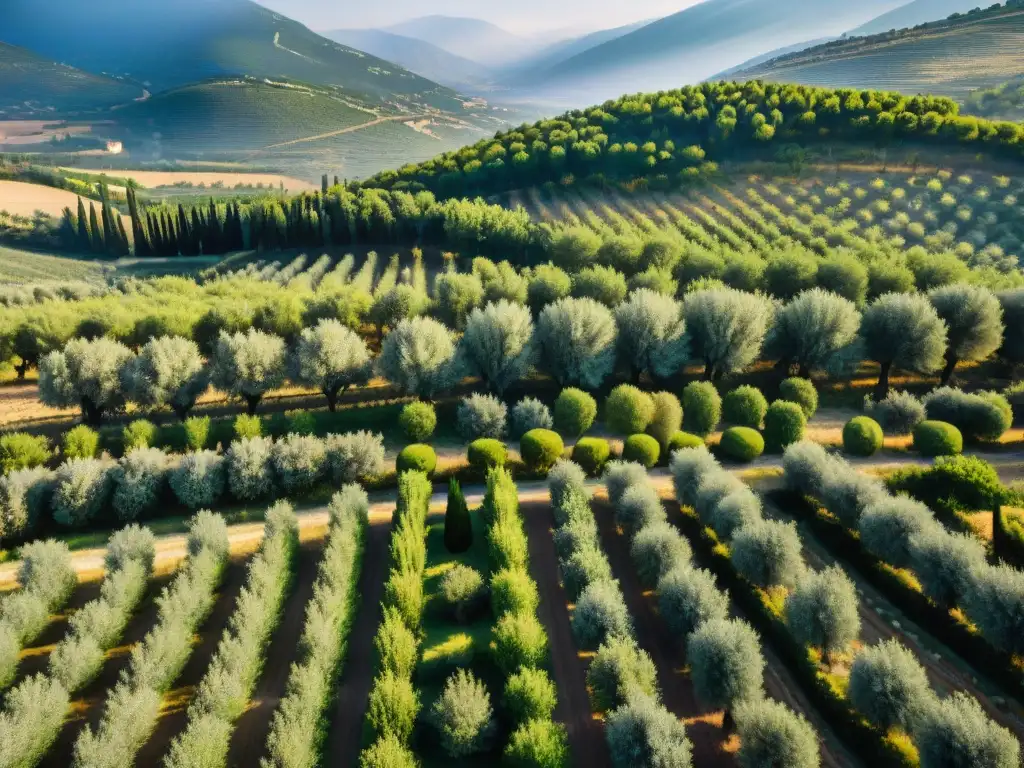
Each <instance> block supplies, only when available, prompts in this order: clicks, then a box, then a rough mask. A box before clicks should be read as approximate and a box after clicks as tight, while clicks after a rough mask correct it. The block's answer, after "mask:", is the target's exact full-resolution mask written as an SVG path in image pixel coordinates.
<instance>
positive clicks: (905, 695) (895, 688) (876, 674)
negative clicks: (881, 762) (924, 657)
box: [848, 639, 933, 732]
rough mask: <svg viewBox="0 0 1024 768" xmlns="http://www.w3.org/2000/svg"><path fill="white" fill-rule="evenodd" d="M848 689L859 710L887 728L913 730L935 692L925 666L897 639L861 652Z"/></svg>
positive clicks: (883, 728)
mask: <svg viewBox="0 0 1024 768" xmlns="http://www.w3.org/2000/svg"><path fill="white" fill-rule="evenodd" d="M848 691H849V697H850V703H851V704H853V706H854V707H855V708H856V710H857V711H858V712H860V714H862V715H863V716H864V717H865V718H867V720H868V722H869V723H871V724H872V725H875V726H877V727H878V728H880V729H882V730H883V731H887V730H889V729H890V728H892V727H894V726H897V727H899V728H902V729H903V730H904V731H908V732H909V731H911V730H912V729H913V727H914V726H915V725H916V724H917V721H918V718H919V717H920V715H921V714H922V712H923V710H924V708H925V707H926V706H927V704H928V702H929V700H930V699H931V698H932V696H933V694H932V690H931V684H930V683H929V682H928V675H927V673H926V672H925V670H924V667H922V666H921V664H920V663H919V662H918V660H917V657H916V656H915V655H914V653H913V652H912V651H909V650H907V649H906V648H904V647H903V646H902V645H901V644H900V642H899V640H895V639H893V640H883V641H882V642H880V643H878V645H873V646H868V647H866V648H864V649H862V650H861V651H860V653H858V654H857V656H856V658H855V659H854V660H853V666H852V667H850V683H849V687H848Z"/></svg>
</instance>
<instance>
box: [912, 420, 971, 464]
mask: <svg viewBox="0 0 1024 768" xmlns="http://www.w3.org/2000/svg"><path fill="white" fill-rule="evenodd" d="M963 449H964V438H963V435H962V434H960V430H959V429H957V428H956V427H954V426H953V425H952V424H947V423H946V422H943V421H922V422H921V423H920V424H918V425H917V426H916V427H914V450H915V451H918V452H919V453H920V454H921V455H922V456H928V457H934V456H956V455H957V454H959V453H961V452H963Z"/></svg>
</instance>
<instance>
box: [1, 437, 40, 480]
mask: <svg viewBox="0 0 1024 768" xmlns="http://www.w3.org/2000/svg"><path fill="white" fill-rule="evenodd" d="M51 455H52V454H51V453H50V441H49V440H47V439H46V438H45V437H43V436H41V435H39V436H36V435H29V434H27V433H25V432H12V433H9V434H6V435H0V475H6V474H7V473H8V472H15V471H17V470H19V469H33V468H35V467H41V466H42V465H43V464H45V463H46V462H48V461H49V460H50V456H51Z"/></svg>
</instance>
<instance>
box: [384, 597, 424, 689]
mask: <svg viewBox="0 0 1024 768" xmlns="http://www.w3.org/2000/svg"><path fill="white" fill-rule="evenodd" d="M373 647H374V648H375V649H376V650H377V658H378V659H379V660H380V661H379V664H380V669H381V670H383V671H385V672H391V673H392V674H393V675H396V676H397V677H401V678H405V679H409V678H411V677H412V674H413V672H414V671H415V669H416V662H417V660H418V659H419V644H418V643H417V642H416V635H415V634H413V632H412V630H411V629H409V628H408V627H407V626H405V622H404V621H403V620H402V614H401V613H399V612H398V611H397V610H395V609H394V608H386V609H385V610H384V618H383V619H382V620H381V623H380V627H379V628H378V629H377V636H376V637H375V638H374V639H373Z"/></svg>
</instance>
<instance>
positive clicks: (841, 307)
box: [765, 288, 860, 375]
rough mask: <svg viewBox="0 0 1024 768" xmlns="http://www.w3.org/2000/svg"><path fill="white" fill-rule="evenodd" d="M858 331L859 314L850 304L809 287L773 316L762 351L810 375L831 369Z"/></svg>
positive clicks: (826, 292)
mask: <svg viewBox="0 0 1024 768" xmlns="http://www.w3.org/2000/svg"><path fill="white" fill-rule="evenodd" d="M859 330H860V312H858V311H857V307H856V305H854V303H853V302H852V301H849V300H848V299H844V298H843V297H842V296H838V295H837V294H835V293H831V292H829V291H825V290H822V289H821V288H812V289H811V290H809V291H804V292H803V293H801V294H799V295H798V296H797V297H796V298H794V299H793V300H792V301H791V302H789V303H788V304H786V305H785V306H784V307H782V308H781V309H780V310H779V311H778V312H777V313H776V315H775V319H774V322H773V323H772V327H771V330H770V331H769V333H768V339H767V341H766V342H765V350H766V352H767V353H768V354H769V356H771V357H773V358H776V359H779V360H782V361H785V362H786V363H788V364H790V365H797V366H799V368H800V370H801V371H802V372H804V373H809V372H811V371H815V370H822V369H827V368H829V367H830V366H832V365H833V363H834V360H835V358H836V357H837V356H839V355H842V354H844V353H845V352H846V350H847V349H848V348H849V347H850V345H852V344H853V343H854V342H855V341H856V339H857V332H858V331H859ZM801 375H803V373H802V374H801Z"/></svg>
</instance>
